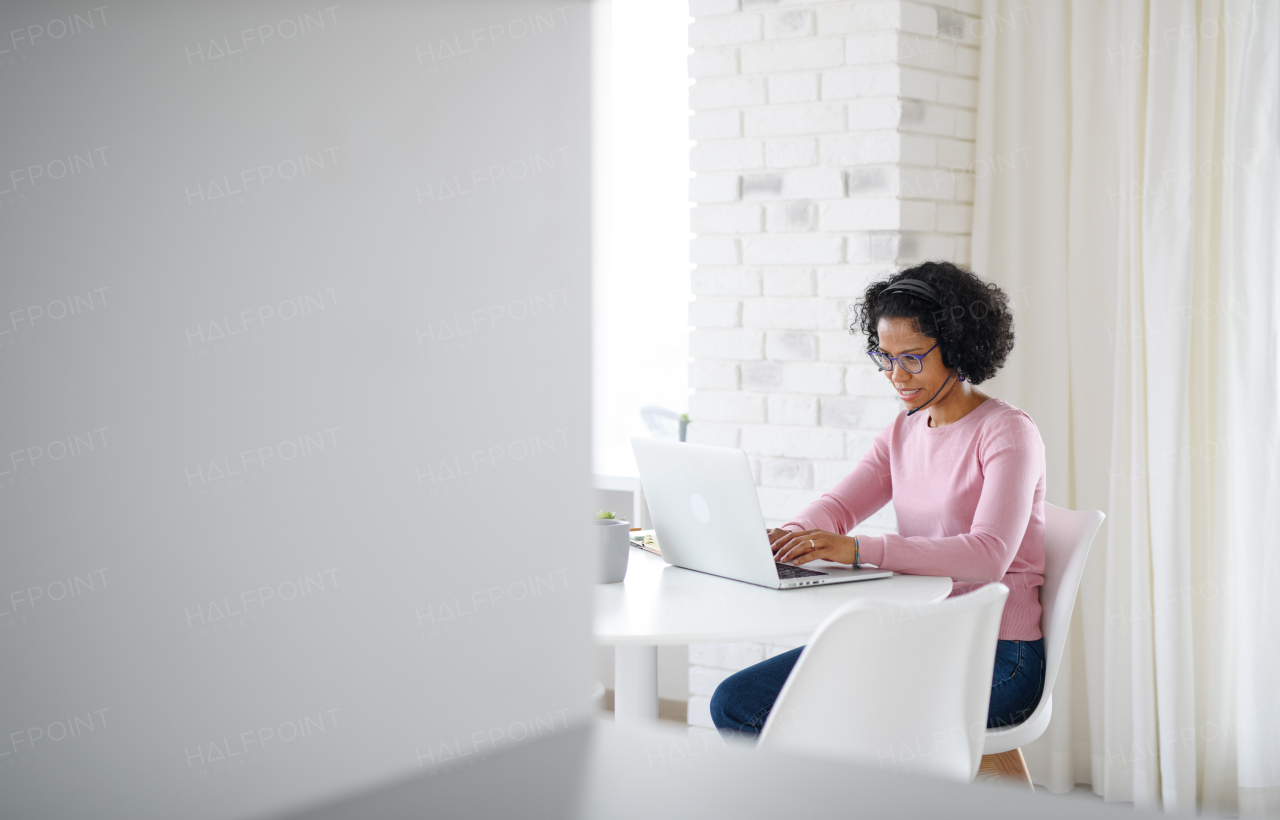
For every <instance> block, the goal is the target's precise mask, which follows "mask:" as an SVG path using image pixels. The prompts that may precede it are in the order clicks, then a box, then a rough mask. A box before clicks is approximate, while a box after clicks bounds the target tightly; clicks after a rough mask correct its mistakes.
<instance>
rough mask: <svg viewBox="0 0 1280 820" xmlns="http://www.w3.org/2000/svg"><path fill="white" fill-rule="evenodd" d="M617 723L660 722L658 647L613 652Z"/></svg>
mask: <svg viewBox="0 0 1280 820" xmlns="http://www.w3.org/2000/svg"><path fill="white" fill-rule="evenodd" d="M613 652H614V657H613V719H614V722H616V723H639V722H652V721H656V720H657V719H658V647H656V646H636V645H633V644H620V645H618V646H615V647H614V648H613Z"/></svg>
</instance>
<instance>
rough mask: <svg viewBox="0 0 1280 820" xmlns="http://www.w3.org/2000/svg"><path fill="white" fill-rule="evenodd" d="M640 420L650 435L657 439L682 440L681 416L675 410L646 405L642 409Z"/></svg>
mask: <svg viewBox="0 0 1280 820" xmlns="http://www.w3.org/2000/svg"><path fill="white" fill-rule="evenodd" d="M640 418H642V419H644V426H645V427H647V428H649V435H651V436H653V437H654V438H657V439H666V440H668V441H676V440H678V439H679V438H680V415H679V414H678V413H676V411H674V410H668V409H667V408H665V407H659V406H658V405H656V404H646V405H645V406H644V407H641V408H640Z"/></svg>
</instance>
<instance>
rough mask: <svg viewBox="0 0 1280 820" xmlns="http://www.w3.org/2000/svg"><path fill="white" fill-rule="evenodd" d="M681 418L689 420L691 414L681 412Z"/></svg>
mask: <svg viewBox="0 0 1280 820" xmlns="http://www.w3.org/2000/svg"><path fill="white" fill-rule="evenodd" d="M680 420H681V421H688V420H689V414H688V413H681V414H680Z"/></svg>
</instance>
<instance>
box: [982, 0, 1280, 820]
mask: <svg viewBox="0 0 1280 820" xmlns="http://www.w3.org/2000/svg"><path fill="white" fill-rule="evenodd" d="M983 18H984V19H983V31H984V32H985V37H984V38H983V40H982V43H981V46H982V55H981V67H980V74H979V111H978V128H977V146H976V151H975V154H976V156H977V158H978V159H979V161H980V162H979V163H977V164H975V168H982V167H984V166H982V164H981V161H982V160H984V159H985V160H986V161H987V162H989V163H990V167H992V168H1001V167H1003V168H1004V169H1005V170H1004V172H1003V173H988V174H985V175H978V176H977V179H976V180H975V182H976V185H975V203H974V225H973V267H974V269H975V270H976V271H977V272H978V273H980V274H982V275H984V276H987V277H988V278H990V279H992V280H993V281H996V282H998V283H999V284H1001V285H1002V286H1003V287H1005V288H1006V289H1007V290H1008V291H1009V292H1010V294H1011V295H1012V296H1014V302H1015V308H1016V310H1017V313H1016V320H1017V326H1016V330H1017V333H1018V342H1017V348H1016V349H1015V351H1014V354H1013V356H1012V357H1011V358H1010V361H1009V365H1008V366H1007V367H1006V368H1005V370H1004V371H1003V372H1002V374H1001V375H1000V376H999V377H998V378H997V379H996V380H995V381H994V382H993V386H992V387H993V392H995V393H996V394H997V395H1001V396H1003V397H1005V398H1006V399H1008V400H1009V401H1011V402H1012V403H1013V404H1015V405H1017V406H1019V407H1021V408H1022V409H1024V410H1026V411H1027V412H1028V413H1029V414H1030V415H1031V416H1032V418H1034V419H1035V420H1036V423H1037V426H1038V427H1039V428H1040V432H1041V435H1042V437H1043V438H1044V440H1045V444H1046V452H1047V455H1048V458H1049V487H1048V497H1049V499H1050V500H1052V501H1054V502H1055V503H1060V504H1065V505H1067V506H1070V507H1073V508H1076V509H1102V510H1104V511H1105V512H1106V513H1107V515H1108V520H1107V522H1106V525H1105V526H1104V531H1103V532H1102V533H1100V534H1099V537H1098V540H1097V541H1096V542H1095V544H1094V547H1093V550H1092V552H1091V554H1090V559H1089V562H1088V565H1087V566H1086V570H1085V575H1084V579H1083V581H1082V586H1081V590H1080V597H1079V599H1078V602H1077V608H1076V618H1075V619H1074V622H1073V625H1072V630H1071V636H1070V642H1069V646H1068V648H1067V650H1066V654H1065V656H1064V664H1063V667H1062V672H1061V675H1060V678H1059V682H1058V684H1057V686H1056V688H1055V692H1054V716H1053V720H1052V722H1051V723H1050V726H1049V729H1048V731H1047V732H1046V733H1045V735H1044V736H1043V737H1042V738H1041V739H1040V740H1038V741H1036V742H1035V743H1033V744H1031V745H1030V746H1029V747H1027V748H1026V749H1024V753H1025V755H1026V757H1027V761H1028V765H1029V767H1030V768H1031V772H1032V776H1033V779H1035V780H1036V782H1038V783H1042V784H1044V785H1045V786H1047V787H1049V788H1050V789H1051V790H1053V791H1057V792H1061V791H1066V790H1069V789H1070V788H1071V787H1072V786H1073V785H1074V784H1076V783H1086V784H1092V786H1093V789H1094V791H1095V792H1097V793H1098V794H1100V795H1103V796H1104V797H1105V798H1106V799H1107V800H1108V801H1125V802H1133V803H1134V804H1135V805H1137V806H1138V807H1143V808H1163V809H1165V810H1167V811H1195V810H1196V809H1197V808H1198V807H1199V808H1200V809H1201V810H1203V811H1206V812H1211V813H1216V814H1237V813H1238V814H1240V816H1244V817H1252V816H1269V815H1278V814H1280V699H1277V698H1276V697H1275V693H1276V691H1278V690H1280V687H1278V684H1280V651H1278V650H1280V606H1277V604H1275V603H1273V602H1272V600H1271V599H1270V598H1269V597H1268V596H1267V595H1266V594H1265V593H1266V590H1268V589H1278V590H1280V560H1277V554H1278V552H1277V548H1276V547H1277V541H1280V333H1278V332H1277V318H1276V316H1277V310H1280V286H1278V280H1280V262H1278V257H1277V252H1280V247H1277V246H1278V245H1280V203H1278V200H1280V165H1278V164H1277V163H1278V160H1277V158H1278V157H1280V143H1278V139H1280V137H1278V134H1280V4H1275V3H1267V4H1263V3H1257V2H1256V1H1255V0H1149V1H1148V2H1132V3H1129V2H1126V3H1110V2H1103V0H1092V2H1074V3H1067V2H1065V0H1061V1H1055V0H1048V1H1047V2H1043V3H1037V4H1033V5H1029V6H1028V5H1020V4H1019V3H1015V2H1013V0H986V2H985V4H984V8H983ZM1011 152H1021V156H1023V157H1025V158H1026V162H1025V163H1024V165H1022V166H1017V165H1014V164H1010V163H1006V164H1004V165H1001V164H1000V163H999V158H1000V157H1002V156H1007V155H1009V154H1010V153H1011Z"/></svg>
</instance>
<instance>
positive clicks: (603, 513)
mask: <svg viewBox="0 0 1280 820" xmlns="http://www.w3.org/2000/svg"><path fill="white" fill-rule="evenodd" d="M617 517H618V516H616V515H614V514H613V511H612V510H596V518H617Z"/></svg>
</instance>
